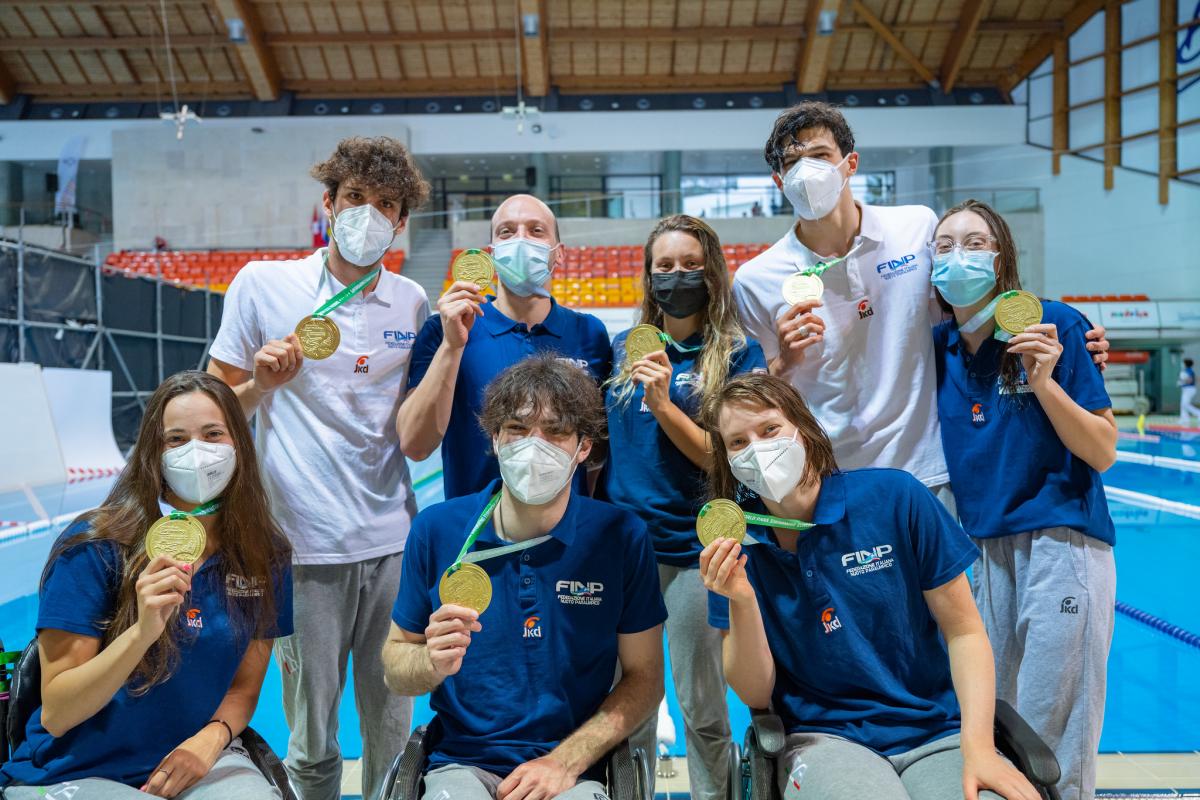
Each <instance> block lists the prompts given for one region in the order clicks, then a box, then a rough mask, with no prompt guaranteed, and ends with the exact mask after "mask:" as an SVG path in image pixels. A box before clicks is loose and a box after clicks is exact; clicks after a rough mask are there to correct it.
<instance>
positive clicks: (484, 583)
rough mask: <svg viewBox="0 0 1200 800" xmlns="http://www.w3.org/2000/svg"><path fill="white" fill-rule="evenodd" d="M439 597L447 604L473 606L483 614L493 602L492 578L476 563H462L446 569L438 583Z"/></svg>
mask: <svg viewBox="0 0 1200 800" xmlns="http://www.w3.org/2000/svg"><path fill="white" fill-rule="evenodd" d="M438 597H439V598H440V599H441V601H442V603H443V604H445V605H454V606H463V607H464V608H472V609H474V610H475V611H476V612H477V613H479V614H482V613H483V612H484V610H485V609H486V608H487V607H488V605H490V604H491V602H492V579H491V578H489V577H488V574H487V573H486V572H484V571H483V568H482V567H479V566H476V565H475V564H460V565H459V567H458V569H456V570H454V571H453V572H452V571H451V570H449V569H448V570H446V571H445V572H444V573H443V574H442V579H441V581H440V582H439V583H438Z"/></svg>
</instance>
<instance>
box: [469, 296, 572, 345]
mask: <svg viewBox="0 0 1200 800" xmlns="http://www.w3.org/2000/svg"><path fill="white" fill-rule="evenodd" d="M566 313H567V312H566V310H565V309H564V308H563V307H562V306H560V305H559V304H558V301H557V300H555V299H554V298H553V297H551V298H550V313H549V314H547V315H546V318H545V319H544V320H542V321H541V322H539V323H537V324H536V325H534V326H533V327H534V328H538V327H540V328H541V329H542V330H544V331H546V333H549V334H550V335H552V336H556V337H558V338H560V339H561V338H562V335H563V329H564V328H565V327H566V326H565V321H566V320H565V317H566ZM521 324H522V323H520V322H517V321H516V320H515V319H510V318H509V317H507V316H505V315H504V313H503V312H501V311H500V309H498V308H496V301H495V300H494V299H492V300H489V301H488V302H487V303H485V304H484V306H483V326H484V327H485V328H487V330H488V333H490V334H491V335H492V336H500V335H501V334H505V333H508V332H510V331H512V330H513V329H515V328H516V327H517V326H518V325H521Z"/></svg>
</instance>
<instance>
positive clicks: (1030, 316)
mask: <svg viewBox="0 0 1200 800" xmlns="http://www.w3.org/2000/svg"><path fill="white" fill-rule="evenodd" d="M1041 321H1042V303H1041V301H1040V300H1038V299H1037V296H1036V295H1034V294H1033V293H1032V292H1026V291H1024V290H1017V291H1014V292H1005V293H1004V295H1003V296H1002V297H1001V298H1000V302H999V303H997V304H996V324H997V325H999V326H1000V330H1002V331H1004V332H1005V333H1007V334H1009V335H1010V336H1016V335H1017V334H1018V333H1024V332H1025V329H1026V328H1028V327H1029V326H1030V325H1037V324H1038V323H1039V322H1041Z"/></svg>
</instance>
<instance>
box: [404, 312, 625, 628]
mask: <svg viewBox="0 0 1200 800" xmlns="http://www.w3.org/2000/svg"><path fill="white" fill-rule="evenodd" d="M442 338H443V333H442V318H441V317H440V316H438V315H437V314H434V315H432V316H431V317H429V319H427V320H425V324H424V325H423V326H422V327H421V332H420V333H418V334H417V341H416V344H414V345H413V353H412V361H411V362H410V363H409V367H408V388H409V390H410V391H411V390H412V389H414V388H416V386H417V384H419V383H420V382H421V379H422V378H424V377H425V373H426V372H427V371H428V370H429V364H430V363H431V362H432V361H433V356H434V354H435V353H437V349H438V347H439V346H440V345H441V343H442ZM544 351H551V352H554V353H558V354H560V355H561V357H562V358H563V359H564V360H567V361H570V362H571V363H572V364H575V365H576V366H578V367H582V368H584V369H586V370H587V371H588V372H589V373H590V374H591V376H592V377H593V378H595V380H596V383H597V384H599V383H600V382H601V381H603V380H604V379H605V378H607V377H608V373H609V370H610V369H611V366H612V345H611V344H610V343H609V340H608V331H606V330H605V328H604V323H603V322H601V321H600V320H598V319H596V318H595V317H593V316H592V315H591V314H581V313H579V312H578V311H572V310H571V309H569V308H565V307H563V306H560V305H559V304H558V303H557V302H556V301H555V300H554V299H553V298H551V299H550V314H549V315H548V316H547V317H546V319H545V320H544V321H543V322H539V323H538V324H536V325H534V326H533V327H532V328H531V327H528V326H526V325H525V323H523V322H516V321H515V320H511V319H509V318H508V317H506V316H504V314H502V313H500V311H498V310H497V309H496V306H495V304H494V303H493V302H492V301H489V302H488V303H486V304H485V305H484V306H483V316H482V317H480V318H479V319H477V320H475V324H474V326H473V327H472V328H471V334H470V336H469V337H468V338H467V346H466V347H465V348H464V349H463V355H462V362H461V363H460V365H459V368H458V380H457V381H456V382H455V384H454V404H453V406H452V407H451V411H450V424H449V425H448V426H447V428H446V436H445V437H444V438H443V439H442V471H443V478H442V484H443V487H444V490H445V496H446V497H447V498H451V497H460V496H462V495H464V494H471V493H473V492H478V491H479V490H480V489H482V488H483V487H484V486H486V485H487V484H488V482H489V481H492V480H494V479H496V478H499V477H500V467H499V465H498V464H497V462H496V455H495V454H494V453H492V452H491V448H492V443H491V441H489V440H488V437H487V436H485V435H484V433H483V431H482V430H481V429H480V427H479V412H480V410H481V409H482V408H483V392H484V389H486V388H487V385H488V383H490V382H491V380H492V378H495V377H496V376H497V375H499V374H500V373H501V372H502V371H504V369H505V368H506V367H510V366H512V365H513V364H516V363H517V362H518V361H520V360H521V359H523V358H526V357H528V356H531V355H533V354H534V353H541V352H544ZM576 472H577V474H576V485H577V486H579V487H581V488H582V487H583V486H584V480H585V471H584V470H577V471H576ZM421 629H422V630H424V626H422V628H421Z"/></svg>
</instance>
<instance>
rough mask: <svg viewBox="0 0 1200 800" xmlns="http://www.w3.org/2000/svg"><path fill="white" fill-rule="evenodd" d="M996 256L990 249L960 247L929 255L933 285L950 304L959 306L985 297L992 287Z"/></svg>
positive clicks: (971, 303) (961, 306) (994, 276)
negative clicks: (931, 263)
mask: <svg viewBox="0 0 1200 800" xmlns="http://www.w3.org/2000/svg"><path fill="white" fill-rule="evenodd" d="M996 255H997V253H996V252H995V251H992V250H963V249H962V248H960V247H956V248H954V249H953V250H951V251H950V252H949V253H941V254H934V256H933V276H932V278H931V280H932V281H933V286H934V288H935V289H937V290H938V291H939V292H941V293H942V297H943V298H945V300H946V302H947V303H949V304H950V305H952V306H957V307H959V308H963V307H966V306H970V305H974V304H975V303H978V302H979V301H980V300H982V299H983V298H985V297H987V293H988V292H990V291H991V290H992V289H993V288H995V286H996V266H995V265H996Z"/></svg>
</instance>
